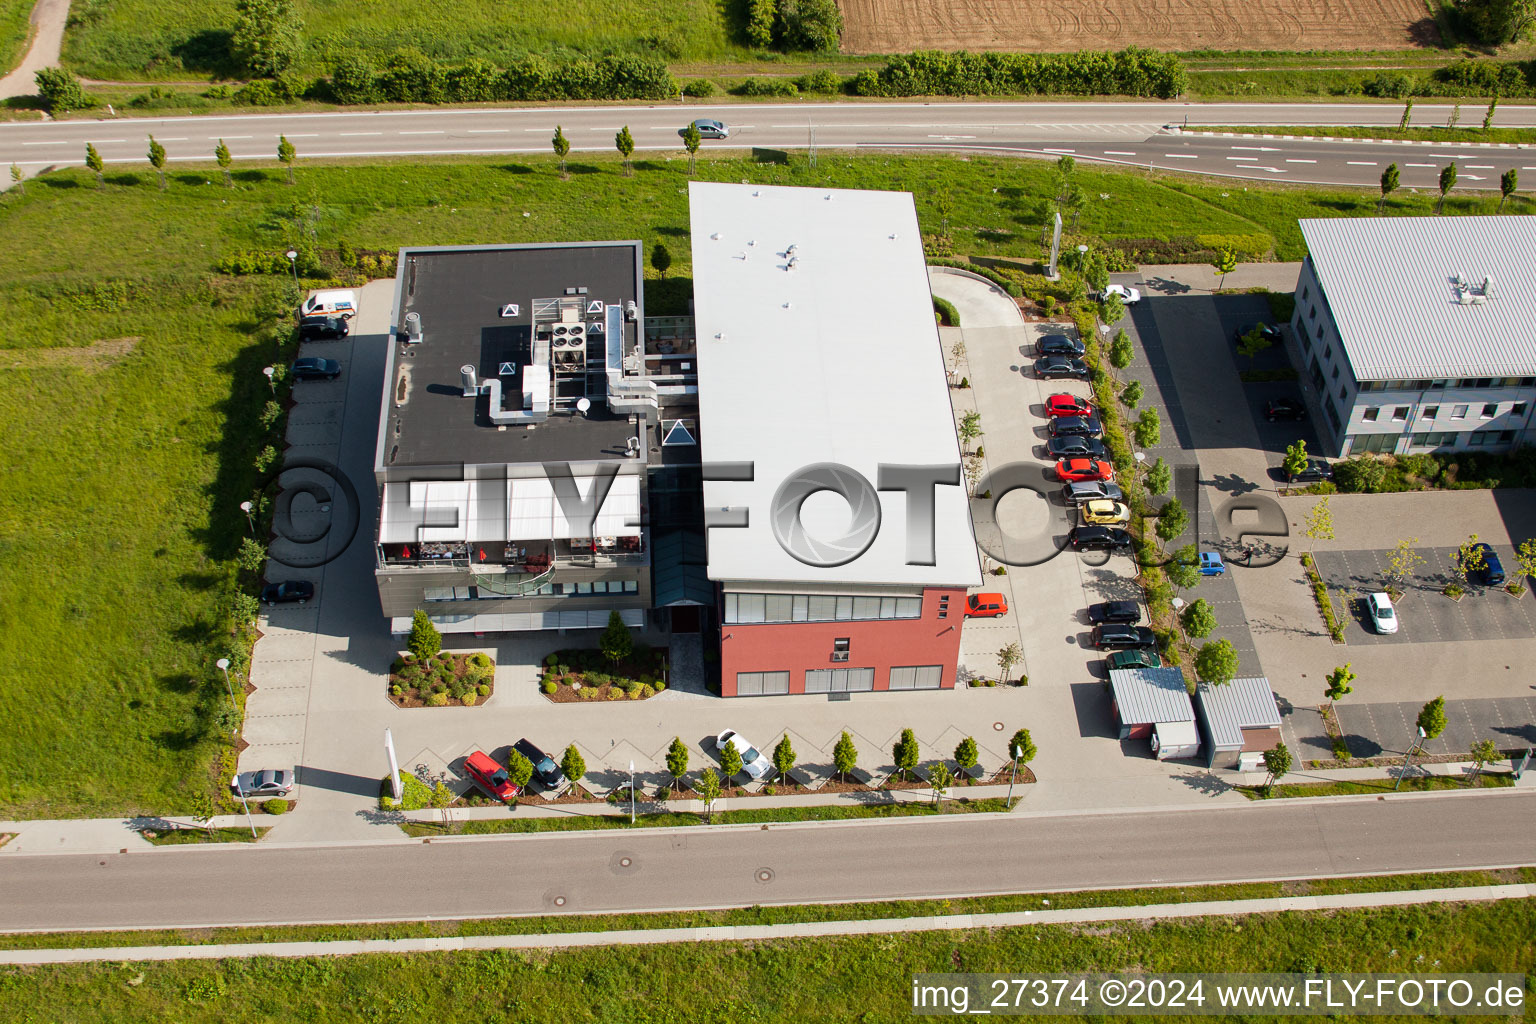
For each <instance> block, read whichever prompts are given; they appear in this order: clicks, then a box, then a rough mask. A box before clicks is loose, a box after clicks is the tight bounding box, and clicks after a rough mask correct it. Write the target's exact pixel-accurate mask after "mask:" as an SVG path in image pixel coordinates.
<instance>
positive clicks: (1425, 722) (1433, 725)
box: [1415, 696, 1445, 740]
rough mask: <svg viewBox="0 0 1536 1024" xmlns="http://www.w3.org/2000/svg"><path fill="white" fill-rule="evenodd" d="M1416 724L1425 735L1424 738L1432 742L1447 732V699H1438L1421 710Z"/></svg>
mask: <svg viewBox="0 0 1536 1024" xmlns="http://www.w3.org/2000/svg"><path fill="white" fill-rule="evenodd" d="M1415 724H1417V725H1418V727H1419V729H1420V730H1421V731H1422V732H1423V733H1424V738H1425V739H1427V740H1432V739H1434V738H1435V737H1436V736H1439V735H1440V734H1441V733H1443V732H1445V698H1444V697H1443V696H1442V697H1436V698H1435V699H1434V700H1432V701H1430V702H1429V703H1428V704H1425V705H1424V706H1423V707H1422V708H1420V709H1419V717H1418V719H1417V720H1416V722H1415Z"/></svg>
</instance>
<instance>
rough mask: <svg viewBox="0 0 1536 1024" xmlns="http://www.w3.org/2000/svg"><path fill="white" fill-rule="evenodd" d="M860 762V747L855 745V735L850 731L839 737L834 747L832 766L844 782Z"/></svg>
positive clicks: (844, 731)
mask: <svg viewBox="0 0 1536 1024" xmlns="http://www.w3.org/2000/svg"><path fill="white" fill-rule="evenodd" d="M858 763H859V748H858V747H855V746H854V745H853V737H852V736H849V735H848V731H847V730H846V729H845V730H843V734H842V735H841V736H839V737H838V740H837V745H836V746H835V747H833V748H832V767H833V769H834V770H836V772H837V777H838V778H840V779H842V780H843V781H844V782H847V781H848V778H849V776H851V775H852V774H853V769H854V768H855V767H857V766H858Z"/></svg>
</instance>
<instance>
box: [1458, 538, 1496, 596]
mask: <svg viewBox="0 0 1536 1024" xmlns="http://www.w3.org/2000/svg"><path fill="white" fill-rule="evenodd" d="M1479 556H1481V557H1479ZM1468 562H1469V563H1470V564H1471V565H1473V566H1476V567H1477V568H1474V569H1472V570H1471V571H1469V572H1468V573H1467V576H1468V577H1469V578H1472V577H1476V578H1477V580H1478V581H1480V582H1481V583H1482V584H1483V586H1485V587H1499V586H1503V585H1504V579H1505V577H1504V563H1503V562H1501V561H1499V556H1498V553H1497V552H1495V551H1494V550H1493V548H1491V547H1489V546H1488V545H1487V544H1484V543H1483V542H1482V541H1478V542H1477V543H1476V544H1474V545H1472V557H1471V558H1469V559H1468Z"/></svg>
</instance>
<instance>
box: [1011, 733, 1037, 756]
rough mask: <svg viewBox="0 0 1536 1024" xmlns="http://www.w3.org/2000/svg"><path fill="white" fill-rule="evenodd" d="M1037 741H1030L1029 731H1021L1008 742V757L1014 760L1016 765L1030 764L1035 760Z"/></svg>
mask: <svg viewBox="0 0 1536 1024" xmlns="http://www.w3.org/2000/svg"><path fill="white" fill-rule="evenodd" d="M1036 753H1038V751H1037V750H1036V749H1035V741H1034V740H1032V739H1030V737H1029V730H1028V729H1020V730H1018V731H1017V732H1015V733H1014V734H1013V736H1012V737H1011V738H1010V739H1009V740H1008V756H1009V757H1011V758H1013V760H1014V762H1015V763H1016V764H1029V762H1031V761H1033V760H1034V759H1035V754H1036Z"/></svg>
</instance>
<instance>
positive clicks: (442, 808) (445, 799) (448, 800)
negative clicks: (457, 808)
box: [432, 782, 453, 828]
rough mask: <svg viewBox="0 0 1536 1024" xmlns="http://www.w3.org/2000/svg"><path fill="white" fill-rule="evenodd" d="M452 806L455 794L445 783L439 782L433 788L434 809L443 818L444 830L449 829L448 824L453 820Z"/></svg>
mask: <svg viewBox="0 0 1536 1024" xmlns="http://www.w3.org/2000/svg"><path fill="white" fill-rule="evenodd" d="M452 806H453V792H452V791H451V790H450V789H449V788H448V786H447V785H446V784H445V783H443V782H438V783H437V785H435V786H433V787H432V807H433V809H434V810H436V811H437V812H438V813H439V814H441V815H442V816H443V827H444V828H447V827H448V823H449V822H450V821H452V820H453V811H451V810H449V808H451V807H452Z"/></svg>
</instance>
